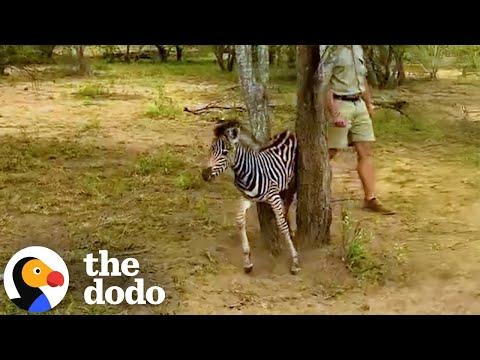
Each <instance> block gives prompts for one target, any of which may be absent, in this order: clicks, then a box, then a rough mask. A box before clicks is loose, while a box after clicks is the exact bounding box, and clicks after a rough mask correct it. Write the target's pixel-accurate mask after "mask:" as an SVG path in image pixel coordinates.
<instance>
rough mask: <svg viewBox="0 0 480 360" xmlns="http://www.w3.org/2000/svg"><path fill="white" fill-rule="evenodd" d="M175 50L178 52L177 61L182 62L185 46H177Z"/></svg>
mask: <svg viewBox="0 0 480 360" xmlns="http://www.w3.org/2000/svg"><path fill="white" fill-rule="evenodd" d="M175 49H176V52H177V61H182V55H183V46H182V45H175Z"/></svg>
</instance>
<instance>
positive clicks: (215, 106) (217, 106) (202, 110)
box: [183, 102, 276, 115]
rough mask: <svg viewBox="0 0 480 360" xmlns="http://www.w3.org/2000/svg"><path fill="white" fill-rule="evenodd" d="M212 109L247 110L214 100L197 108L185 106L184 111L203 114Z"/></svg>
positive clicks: (272, 105) (272, 106) (270, 105)
mask: <svg viewBox="0 0 480 360" xmlns="http://www.w3.org/2000/svg"><path fill="white" fill-rule="evenodd" d="M268 106H269V107H271V108H274V107H275V106H276V105H274V104H269V105H268ZM212 110H237V111H242V112H244V111H247V108H246V107H245V106H237V105H232V106H228V105H221V104H220V103H219V102H212V103H209V104H207V105H205V106H202V107H199V108H196V109H192V108H188V107H186V106H185V107H184V108H183V111H185V112H188V113H190V114H193V115H201V114H204V113H207V112H209V111H212Z"/></svg>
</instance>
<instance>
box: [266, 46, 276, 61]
mask: <svg viewBox="0 0 480 360" xmlns="http://www.w3.org/2000/svg"><path fill="white" fill-rule="evenodd" d="M277 52H278V45H269V46H268V63H269V64H270V65H275V63H276V61H277Z"/></svg>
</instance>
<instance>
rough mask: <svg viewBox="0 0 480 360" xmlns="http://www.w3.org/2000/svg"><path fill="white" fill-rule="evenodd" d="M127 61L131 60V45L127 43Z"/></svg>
mask: <svg viewBox="0 0 480 360" xmlns="http://www.w3.org/2000/svg"><path fill="white" fill-rule="evenodd" d="M125 62H127V63H129V62H130V45H127V52H126V54H125Z"/></svg>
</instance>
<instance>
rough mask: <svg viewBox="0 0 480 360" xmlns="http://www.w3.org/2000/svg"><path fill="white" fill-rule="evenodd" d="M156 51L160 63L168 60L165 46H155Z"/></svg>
mask: <svg viewBox="0 0 480 360" xmlns="http://www.w3.org/2000/svg"><path fill="white" fill-rule="evenodd" d="M155 46H156V47H157V49H158V57H159V58H160V61H162V62H166V61H167V59H168V52H167V49H166V48H165V45H155Z"/></svg>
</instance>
